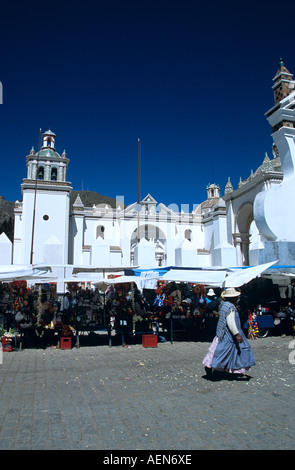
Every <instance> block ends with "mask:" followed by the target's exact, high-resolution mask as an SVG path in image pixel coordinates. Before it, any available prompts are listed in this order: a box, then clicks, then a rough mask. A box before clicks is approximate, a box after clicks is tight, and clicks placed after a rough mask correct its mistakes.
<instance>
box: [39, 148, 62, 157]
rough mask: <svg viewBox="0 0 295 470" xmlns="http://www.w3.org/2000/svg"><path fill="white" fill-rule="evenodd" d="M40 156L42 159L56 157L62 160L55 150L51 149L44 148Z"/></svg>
mask: <svg viewBox="0 0 295 470" xmlns="http://www.w3.org/2000/svg"><path fill="white" fill-rule="evenodd" d="M39 156H40V157H56V158H60V154H59V153H57V152H56V151H55V150H53V149H51V148H49V147H45V148H43V149H42V150H40V152H39Z"/></svg>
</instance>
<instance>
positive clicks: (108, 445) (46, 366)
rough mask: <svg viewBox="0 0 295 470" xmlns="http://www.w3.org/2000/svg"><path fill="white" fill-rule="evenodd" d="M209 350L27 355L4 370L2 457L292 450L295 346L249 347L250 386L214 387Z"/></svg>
mask: <svg viewBox="0 0 295 470" xmlns="http://www.w3.org/2000/svg"><path fill="white" fill-rule="evenodd" d="M209 344H210V343H209V342H207V341H204V342H201V341H198V342H197V341H191V342H188V341H174V342H173V344H171V343H170V342H169V341H167V342H163V343H159V344H158V347H156V348H144V347H143V346H142V344H133V345H130V346H129V347H122V346H120V345H117V346H113V347H109V346H108V345H105V344H103V345H97V346H81V347H80V348H76V347H74V348H73V349H70V350H61V349H53V348H47V349H44V350H43V349H23V350H17V351H13V352H4V353H3V363H2V365H0V383H1V395H0V448H1V449H3V450H4V449H5V450H58V449H60V450H87V449H88V450H100V451H106V452H109V451H110V450H114V451H116V452H120V451H124V450H125V451H126V450H133V451H136V450H155V449H157V450H162V451H176V450H178V451H190V450H191V451H193V450H211V449H212V450H230V449H234V450H238V449H244V450H258V449H261V450H288V449H294V447H295V446H294V436H295V420H294V417H295V401H294V385H295V364H294V362H295V361H294V353H295V347H294V346H295V342H293V338H292V337H291V336H287V337H267V338H264V339H256V340H250V344H251V347H252V349H253V352H254V355H255V359H256V362H257V365H256V366H255V367H253V368H252V370H251V371H250V372H249V376H248V377H246V379H237V380H218V381H214V382H212V381H209V380H208V379H207V378H206V376H205V372H204V368H203V365H202V359H203V358H204V356H205V354H206V353H207V350H208V347H209Z"/></svg>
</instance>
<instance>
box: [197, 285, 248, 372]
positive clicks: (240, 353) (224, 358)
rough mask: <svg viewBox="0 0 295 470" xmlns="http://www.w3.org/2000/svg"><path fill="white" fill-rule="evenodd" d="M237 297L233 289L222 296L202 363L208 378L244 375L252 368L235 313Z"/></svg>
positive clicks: (237, 294) (238, 319)
mask: <svg viewBox="0 0 295 470" xmlns="http://www.w3.org/2000/svg"><path fill="white" fill-rule="evenodd" d="M239 296H240V292H238V291H236V289H234V288H228V289H226V290H225V291H224V292H223V293H222V294H221V297H222V300H221V304H220V307H219V318H218V323H217V328H216V336H215V338H214V340H213V341H212V343H211V345H210V348H209V351H208V353H207V355H206V356H205V358H204V360H203V364H204V365H205V370H206V372H207V374H208V375H211V374H212V372H213V371H222V372H223V373H224V372H226V373H229V374H240V375H243V374H245V373H246V372H247V371H249V370H250V368H251V366H253V365H255V358H254V355H253V352H252V350H251V348H250V345H249V343H248V340H247V338H246V336H245V335H244V333H243V331H242V328H241V322H240V318H239V314H238V311H237V309H236V302H237V300H238V297H239ZM212 377H213V374H212Z"/></svg>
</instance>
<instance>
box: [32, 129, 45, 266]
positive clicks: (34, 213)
mask: <svg viewBox="0 0 295 470" xmlns="http://www.w3.org/2000/svg"><path fill="white" fill-rule="evenodd" d="M41 133H42V129H40V131H39V144H38V152H37V168H36V178H35V194H34V209H33V225H32V240H31V258H30V264H33V256H34V235H35V218H36V198H37V181H38V167H39V152H40V142H41Z"/></svg>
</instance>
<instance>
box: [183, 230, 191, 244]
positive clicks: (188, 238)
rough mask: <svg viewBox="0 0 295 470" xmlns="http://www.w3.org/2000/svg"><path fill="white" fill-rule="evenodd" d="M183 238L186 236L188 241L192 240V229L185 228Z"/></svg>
mask: <svg viewBox="0 0 295 470" xmlns="http://www.w3.org/2000/svg"><path fill="white" fill-rule="evenodd" d="M184 238H186V239H187V240H188V241H189V242H191V241H192V231H191V230H190V229H187V230H186V231H185V232H184Z"/></svg>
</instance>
